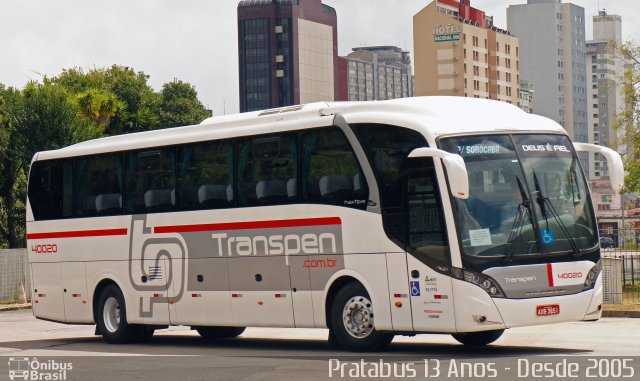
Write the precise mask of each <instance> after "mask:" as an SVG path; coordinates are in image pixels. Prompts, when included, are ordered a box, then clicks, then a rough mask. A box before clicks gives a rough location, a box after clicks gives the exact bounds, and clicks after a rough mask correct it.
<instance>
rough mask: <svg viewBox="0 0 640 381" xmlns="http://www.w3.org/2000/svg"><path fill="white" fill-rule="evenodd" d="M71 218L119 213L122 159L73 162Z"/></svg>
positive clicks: (101, 157)
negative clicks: (72, 209) (74, 180)
mask: <svg viewBox="0 0 640 381" xmlns="http://www.w3.org/2000/svg"><path fill="white" fill-rule="evenodd" d="M75 204H76V207H75V215H77V216H81V217H84V216H96V215H110V214H119V213H122V155H121V154H108V155H99V156H92V157H84V158H80V159H78V160H77V161H76V199H75Z"/></svg>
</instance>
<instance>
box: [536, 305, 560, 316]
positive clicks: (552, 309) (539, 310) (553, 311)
mask: <svg viewBox="0 0 640 381" xmlns="http://www.w3.org/2000/svg"><path fill="white" fill-rule="evenodd" d="M559 313H560V305H559V304H551V305H548V306H538V307H536V315H538V316H549V315H558V314H559Z"/></svg>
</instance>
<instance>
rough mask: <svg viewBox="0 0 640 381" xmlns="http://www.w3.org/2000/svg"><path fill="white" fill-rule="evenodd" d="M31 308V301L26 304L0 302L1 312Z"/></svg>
mask: <svg viewBox="0 0 640 381" xmlns="http://www.w3.org/2000/svg"><path fill="white" fill-rule="evenodd" d="M30 308H31V302H29V303H26V304H0V312H4V311H16V310H28V309H30Z"/></svg>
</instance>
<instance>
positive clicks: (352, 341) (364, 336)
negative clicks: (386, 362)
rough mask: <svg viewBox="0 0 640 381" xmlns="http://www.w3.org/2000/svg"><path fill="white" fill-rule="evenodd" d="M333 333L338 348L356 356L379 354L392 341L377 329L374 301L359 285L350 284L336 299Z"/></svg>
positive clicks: (332, 323)
mask: <svg viewBox="0 0 640 381" xmlns="http://www.w3.org/2000/svg"><path fill="white" fill-rule="evenodd" d="M331 333H332V334H333V338H334V339H335V341H336V343H337V344H339V345H340V346H341V347H343V348H344V349H347V350H350V351H353V352H374V351H379V350H382V349H384V348H385V347H386V346H387V345H389V343H390V342H391V340H392V339H393V335H392V334H389V333H385V332H380V331H377V330H376V329H375V325H374V314H373V304H372V303H371V297H370V296H369V293H368V292H367V290H366V289H365V288H364V286H363V285H361V284H360V283H349V284H347V285H346V286H344V287H343V288H341V289H340V291H338V293H337V294H336V296H335V298H334V299H333V304H332V306H331Z"/></svg>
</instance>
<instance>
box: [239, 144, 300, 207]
mask: <svg viewBox="0 0 640 381" xmlns="http://www.w3.org/2000/svg"><path fill="white" fill-rule="evenodd" d="M296 161H297V145H296V139H295V135H292V134H288V135H268V136H261V137H254V138H252V139H247V140H243V141H242V142H241V143H240V144H239V148H238V206H254V205H278V204H286V203H289V202H290V201H291V200H295V199H296V198H297V193H296V173H297V169H296V167H297V165H296Z"/></svg>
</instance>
